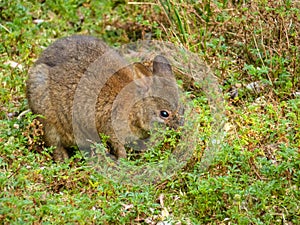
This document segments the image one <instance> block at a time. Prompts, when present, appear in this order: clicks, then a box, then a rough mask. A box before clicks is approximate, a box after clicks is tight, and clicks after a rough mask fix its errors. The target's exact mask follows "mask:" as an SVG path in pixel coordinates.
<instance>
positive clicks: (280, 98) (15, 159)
mask: <svg viewBox="0 0 300 225" xmlns="http://www.w3.org/2000/svg"><path fill="white" fill-rule="evenodd" d="M152 3H154V4H146V3H141V4H137V3H136V4H127V3H126V2H125V1H47V0H46V1H38V2H34V1H29V0H25V1H20V0H17V1H11V0H5V1H1V3H0V9H1V15H0V35H1V36H0V37H1V41H0V56H1V57H0V108H1V110H0V111H1V112H0V119H1V120H0V224H156V223H158V222H159V221H169V222H170V224H289V225H290V224H300V222H299V221H300V206H299V201H300V190H299V186H300V172H299V171H300V152H299V146H300V109H299V106H300V97H299V94H298V95H297V94H296V93H297V92H299V91H300V86H299V84H300V80H299V79H300V76H299V74H300V50H299V46H300V34H299V30H300V17H299V14H300V10H299V9H300V6H299V3H298V2H297V1H278V2H275V1H274V2H272V1H271V2H269V1H262V0H261V1H204V2H201V1H180V0H166V1H162V0H161V1H152ZM178 9H180V10H178ZM74 33H81V34H91V35H94V36H97V37H100V38H102V39H104V40H105V41H107V42H108V43H109V44H110V45H112V46H120V45H122V44H124V43H128V42H130V41H136V40H138V39H145V38H147V37H148V36H149V35H151V36H152V38H153V39H159V40H168V41H171V42H172V43H174V44H182V45H184V46H185V47H186V48H187V49H189V50H190V51H193V52H195V53H197V54H199V55H200V56H201V57H202V58H203V59H204V60H205V61H206V62H207V63H208V64H210V65H211V67H212V68H213V70H214V72H215V74H216V76H217V78H218V80H219V83H220V87H221V89H222V91H223V93H224V96H225V100H226V116H227V123H226V125H225V128H224V129H225V130H226V137H225V139H224V143H223V144H222V146H221V151H220V152H218V154H217V155H216V157H215V159H214V161H213V163H212V164H211V165H210V167H209V168H208V170H205V171H203V170H202V167H201V163H200V162H201V155H202V150H203V149H204V148H205V145H207V144H208V137H209V135H210V132H211V131H210V129H209V128H210V127H209V121H211V115H210V113H209V108H208V107H203V105H204V104H205V102H206V100H205V99H203V97H202V96H200V94H199V90H197V89H196V88H195V87H193V86H192V87H191V88H190V89H189V91H190V92H191V94H192V95H193V96H194V100H193V102H194V104H195V108H197V109H198V110H200V108H201V110H202V114H201V118H199V120H200V121H201V128H199V129H200V130H201V132H202V136H201V138H202V139H201V143H200V142H199V146H198V147H197V152H196V153H195V155H194V157H193V159H192V160H191V161H190V162H189V163H188V165H187V166H186V167H185V168H184V169H182V171H178V173H177V174H176V175H174V176H173V177H172V178H170V179H168V180H165V181H162V182H160V183H158V184H155V185H154V184H153V185H137V184H132V185H125V184H119V183H117V182H114V181H111V180H109V179H107V178H106V177H104V176H103V175H102V174H100V173H98V172H97V171H96V170H95V169H94V168H91V167H89V166H87V165H86V164H84V163H81V162H77V161H76V160H70V161H68V162H65V163H61V164H57V163H54V162H53V161H52V159H51V154H50V153H51V148H49V149H47V150H44V149H42V148H37V149H35V150H33V149H32V142H33V143H36V144H38V143H40V141H41V140H40V138H39V128H38V125H37V124H36V122H34V118H35V116H33V115H31V114H30V113H27V114H23V115H22V116H20V117H18V116H19V115H20V114H21V113H22V112H24V111H25V110H26V109H28V105H27V101H26V97H25V88H26V87H25V81H26V79H27V71H28V69H29V68H30V66H32V64H33V62H34V61H35V60H36V59H37V58H38V56H39V54H40V53H41V52H42V50H43V49H44V48H45V47H46V46H48V45H49V44H50V43H51V42H53V41H54V40H56V39H57V38H59V37H63V36H67V35H71V34H74ZM12 63H17V65H18V66H17V67H14V66H13V64H12ZM258 81H259V82H261V83H262V84H264V85H263V86H260V87H261V88H260V91H255V90H250V89H249V88H247V85H249V84H251V83H252V82H258ZM232 91H236V95H235V96H234V97H230V93H232ZM171 141H172V140H171ZM154 153H157V154H160V152H159V151H157V152H154ZM147 157H148V158H150V159H151V157H154V156H153V155H151V154H149V155H146V158H147Z"/></svg>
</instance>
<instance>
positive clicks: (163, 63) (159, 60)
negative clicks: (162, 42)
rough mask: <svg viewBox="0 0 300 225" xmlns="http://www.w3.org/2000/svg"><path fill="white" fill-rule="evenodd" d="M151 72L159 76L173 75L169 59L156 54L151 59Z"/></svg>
mask: <svg viewBox="0 0 300 225" xmlns="http://www.w3.org/2000/svg"><path fill="white" fill-rule="evenodd" d="M153 74H154V75H155V76H160V77H173V72H172V67H171V64H170V63H169V61H168V60H167V59H166V58H165V57H164V56H162V55H157V56H156V57H155V58H154V60H153Z"/></svg>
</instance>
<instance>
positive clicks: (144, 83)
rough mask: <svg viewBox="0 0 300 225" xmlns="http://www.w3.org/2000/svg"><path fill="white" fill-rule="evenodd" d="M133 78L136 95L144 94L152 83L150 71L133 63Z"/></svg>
mask: <svg viewBox="0 0 300 225" xmlns="http://www.w3.org/2000/svg"><path fill="white" fill-rule="evenodd" d="M133 77H134V82H135V84H136V86H137V90H138V93H139V94H143V95H144V94H146V93H147V92H148V91H149V90H150V87H151V85H152V83H153V79H152V73H151V71H150V70H149V69H148V68H147V67H145V66H144V65H143V64H141V63H134V64H133Z"/></svg>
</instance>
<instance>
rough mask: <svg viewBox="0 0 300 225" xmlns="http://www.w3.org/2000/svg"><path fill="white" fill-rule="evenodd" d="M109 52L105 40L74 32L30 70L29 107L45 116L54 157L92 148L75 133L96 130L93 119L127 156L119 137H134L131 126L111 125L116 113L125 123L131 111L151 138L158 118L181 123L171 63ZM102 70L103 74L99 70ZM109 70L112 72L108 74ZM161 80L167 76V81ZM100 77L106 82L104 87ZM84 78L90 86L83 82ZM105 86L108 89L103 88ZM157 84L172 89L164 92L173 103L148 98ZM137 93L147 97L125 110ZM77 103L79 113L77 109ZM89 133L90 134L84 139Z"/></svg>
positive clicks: (115, 150)
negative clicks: (164, 113) (126, 57)
mask: <svg viewBox="0 0 300 225" xmlns="http://www.w3.org/2000/svg"><path fill="white" fill-rule="evenodd" d="M109 51H111V49H110V48H109V47H108V46H107V45H106V44H105V43H104V42H103V41H101V40H99V39H96V38H94V37H89V36H71V37H67V38H63V39H59V40H57V41H55V42H54V43H53V44H52V45H50V46H49V47H48V48H47V49H46V50H45V51H44V52H43V53H42V54H41V56H40V58H39V59H38V60H37V62H36V63H35V65H34V66H33V67H32V68H31V69H30V70H29V79H28V81H27V97H28V103H29V107H30V108H31V110H32V112H33V113H35V114H40V115H43V116H44V117H43V118H42V119H41V122H42V123H43V125H44V133H45V135H44V140H45V143H46V146H55V147H56V149H55V150H54V159H55V160H62V159H65V158H68V157H69V153H70V152H68V149H70V147H72V146H75V145H81V146H80V147H82V146H83V147H84V148H89V146H88V144H89V142H87V141H86V140H83V141H82V143H79V142H77V140H76V139H77V138H78V136H77V137H75V135H74V129H79V130H82V131H83V130H84V132H85V133H89V131H91V132H90V133H93V123H95V125H94V126H95V128H96V133H97V135H98V134H99V133H103V134H106V135H108V136H109V137H110V139H109V143H110V145H111V147H112V151H111V152H112V154H114V155H115V156H116V157H117V158H119V157H126V150H125V148H124V143H122V142H121V141H120V140H121V139H122V140H125V139H128V138H129V139H130V137H128V130H126V129H124V130H120V132H119V133H118V135H119V136H117V135H116V133H115V130H114V129H113V126H112V115H116V117H115V118H116V119H117V120H120V121H123V120H122V119H124V118H125V117H124V118H123V116H124V115H125V116H126V114H127V118H128V120H129V127H130V131H131V132H132V133H133V134H134V135H135V136H136V137H138V138H140V139H145V138H147V137H148V135H149V130H150V129H151V126H152V124H153V122H159V123H165V124H167V125H171V126H173V125H175V126H176V124H178V123H179V122H178V120H177V119H176V118H177V117H176V113H177V111H178V102H177V98H176V96H175V95H176V90H173V89H174V81H173V74H172V70H171V66H170V65H169V63H168V61H167V60H166V59H165V58H164V57H162V56H158V57H157V58H156V59H154V63H153V72H152V71H150V70H149V69H148V68H146V67H145V66H143V65H142V64H140V63H134V64H132V65H127V64H124V61H122V58H121V57H120V56H118V55H116V54H115V53H113V54H112V56H109V57H106V58H105V54H107V52H109ZM123 65H126V66H123ZM118 67H120V69H119V68H118ZM114 70H115V72H114ZM98 71H101V72H102V73H101V72H99V73H97V72H98ZM109 73H112V75H111V76H105V75H107V74H108V75H109ZM105 77H106V78H107V80H105ZM145 77H148V78H153V79H150V80H149V81H151V82H145V80H143V79H140V80H139V78H145ZM159 78H164V79H163V82H161V79H159ZM101 80H105V84H104V85H103V83H101V82H103V81H101ZM147 81H148V80H147ZM84 82H86V83H85V85H82V84H84ZM164 82H165V83H164ZM129 84H133V86H132V91H130V92H128V93H129V94H126V95H124V96H122V101H120V102H121V103H120V106H119V108H118V106H117V107H116V108H115V109H114V108H113V104H114V101H115V100H116V97H117V96H118V94H119V93H120V92H121V91H122V90H123V89H124V88H125V87H126V86H127V85H129ZM101 85H102V86H103V87H102V88H101V91H100V86H101ZM157 85H161V86H162V89H163V91H164V92H166V93H167V94H165V93H164V96H166V98H170V101H166V99H161V98H158V97H146V96H149V95H147V94H149V92H154V93H155V91H156V90H155V88H154V89H153V87H157ZM98 88H99V90H98ZM78 90H80V92H78ZM81 92H82V93H81ZM160 94H161V93H160ZM85 95H86V96H85ZM135 95H141V96H145V98H143V99H141V100H140V101H138V102H136V103H135V104H134V105H133V107H132V108H130V111H128V112H122V110H123V109H122V108H120V107H121V105H122V104H123V106H122V107H123V108H124V107H126V103H127V102H128V103H129V102H130V101H132V99H133V98H134V96H135ZM95 96H96V97H95ZM81 98H82V99H81ZM93 98H95V104H94V105H92V104H93ZM172 98H174V99H172ZM74 107H76V109H78V110H77V111H78V112H75V113H74V112H73V111H74ZM93 110H94V111H93ZM114 110H115V111H114ZM120 110H121V111H120ZM124 110H125V109H124ZM161 110H166V111H168V112H169V114H170V117H169V118H167V119H165V118H163V119H162V118H161V116H160V115H159V113H160V111H161ZM76 113H77V114H76ZM118 113H119V114H118ZM122 113H123V114H124V115H122ZM74 118H75V119H74ZM76 118H78V121H76ZM74 121H75V122H74ZM77 124H78V127H77ZM84 132H82V133H84ZM79 134H81V133H80V132H79ZM79 136H80V135H79ZM87 137H89V136H88V135H87V136H84V137H82V138H83V139H86V138H87ZM93 137H95V136H93V134H92V135H91V136H90V138H91V139H94V138H93ZM80 138H81V136H80ZM80 138H79V139H80ZM120 138H121V139H120Z"/></svg>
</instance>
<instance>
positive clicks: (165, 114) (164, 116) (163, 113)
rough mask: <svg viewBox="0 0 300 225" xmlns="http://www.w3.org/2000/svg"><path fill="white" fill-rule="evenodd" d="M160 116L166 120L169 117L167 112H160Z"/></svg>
mask: <svg viewBox="0 0 300 225" xmlns="http://www.w3.org/2000/svg"><path fill="white" fill-rule="evenodd" d="M160 116H161V117H162V118H168V117H169V116H170V114H169V113H168V112H167V111H165V110H162V111H160Z"/></svg>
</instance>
